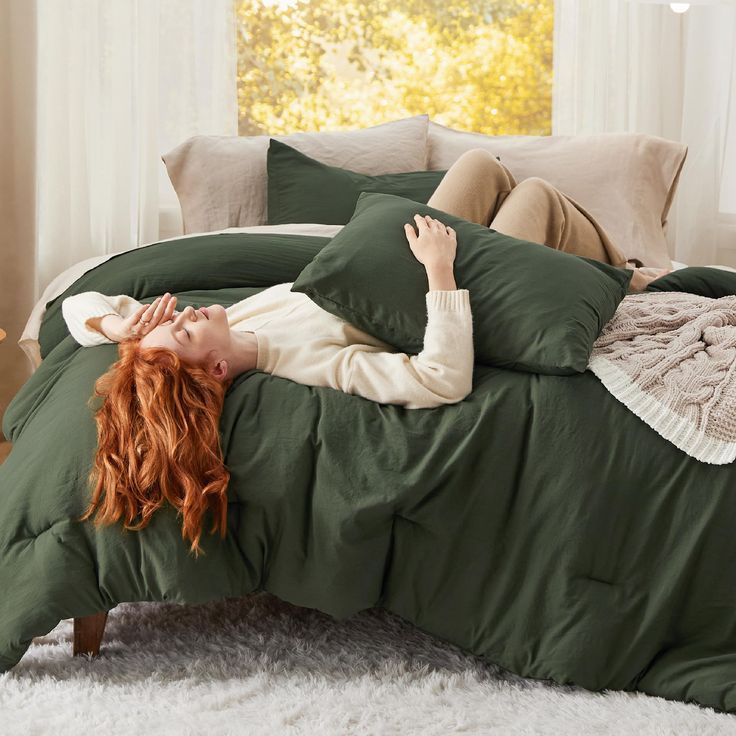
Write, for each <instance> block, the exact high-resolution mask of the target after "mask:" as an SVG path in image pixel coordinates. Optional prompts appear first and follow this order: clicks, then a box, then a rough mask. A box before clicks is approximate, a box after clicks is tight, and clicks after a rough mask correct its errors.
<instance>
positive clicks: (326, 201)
mask: <svg viewBox="0 0 736 736" xmlns="http://www.w3.org/2000/svg"><path fill="white" fill-rule="evenodd" d="M266 165H267V168H268V224H269V225H283V224H286V223H291V222H319V223H323V224H326V225H344V224H345V223H346V222H347V221H348V220H349V219H350V217H351V216H352V214H353V210H355V204H356V202H357V201H358V196H359V195H360V193H361V192H362V191H365V192H386V193H387V194H397V195H399V196H401V197H408V198H409V199H413V200H414V201H416V202H422V203H424V202H427V201H428V200H429V198H430V197H431V196H432V194H433V193H434V190H435V189H436V188H437V185H438V184H439V183H440V181H441V180H442V177H443V176H444V175H445V173H446V172H445V171H409V172H407V173H403V174H380V175H378V176H369V175H368V174H359V173H358V172H356V171H350V170H349V169H341V168H340V167H338V166H328V165H327V164H323V163H320V162H319V161H316V160H315V159H313V158H310V157H309V156H305V155H304V154H303V153H301V152H300V151H297V150H296V148H292V147H291V146H288V145H286V143H282V142H281V141H278V140H276V139H275V138H271V139H270V142H269V147H268V157H267V163H266Z"/></svg>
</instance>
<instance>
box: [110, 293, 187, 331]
mask: <svg viewBox="0 0 736 736" xmlns="http://www.w3.org/2000/svg"><path fill="white" fill-rule="evenodd" d="M175 307H176V297H175V296H172V295H171V294H169V292H168V291H167V292H166V293H165V294H164V295H163V296H159V297H156V299H154V300H153V302H151V304H142V305H141V306H140V307H139V308H138V309H136V310H135V312H133V313H132V314H129V315H128V316H127V317H120V316H119V315H115V314H108V315H106V316H104V317H103V318H102V321H101V322H100V328H101V329H102V332H103V333H104V334H105V335H107V337H108V338H110V339H111V340H113V341H115V342H120V341H122V340H127V339H128V338H130V337H143V336H144V335H147V334H148V333H149V332H150V331H151V330H152V329H153V328H154V327H156V326H157V325H160V324H161V323H163V322H168V321H169V320H170V319H171V318H172V316H173V314H174V311H175V309H174V308H175Z"/></svg>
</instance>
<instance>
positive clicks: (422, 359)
mask: <svg viewBox="0 0 736 736" xmlns="http://www.w3.org/2000/svg"><path fill="white" fill-rule="evenodd" d="M426 304H427V326H426V329H425V333H424V346H423V349H422V351H421V352H420V353H419V354H418V355H412V356H409V355H407V354H406V353H400V352H396V353H392V352H387V351H385V350H382V351H380V352H373V351H372V350H366V346H364V345H349V346H347V347H346V348H344V353H345V356H344V359H345V360H347V361H349V364H350V366H349V369H348V372H347V381H346V385H345V386H342V387H341V388H342V390H343V391H345V392H346V393H349V394H358V395H360V396H363V397H365V398H368V399H372V400H373V401H377V402H380V403H384V404H399V405H403V406H405V407H406V408H407V409H423V408H432V407H437V406H442V405H443V404H454V403H456V402H458V401H462V400H463V399H464V398H465V397H466V396H467V395H468V394H469V393H470V392H471V391H472V388H473V366H474V363H475V356H474V351H473V324H472V313H471V309H470V292H469V291H468V290H467V289H455V290H439V289H436V290H432V291H428V292H427V294H426Z"/></svg>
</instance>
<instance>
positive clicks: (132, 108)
mask: <svg viewBox="0 0 736 736" xmlns="http://www.w3.org/2000/svg"><path fill="white" fill-rule="evenodd" d="M36 2H37V27H38V55H37V120H36V147H37V170H36V182H37V188H36V193H37V202H36V218H37V235H36V266H37V268H36V294H35V298H38V297H39V295H40V294H41V292H42V291H43V289H44V288H45V287H46V285H47V284H48V283H49V282H50V281H51V280H52V279H53V278H54V277H55V276H56V275H57V274H58V273H60V272H61V271H62V270H63V269H65V268H67V267H68V266H69V265H71V264H73V263H75V262H77V261H80V260H82V259H84V258H89V257H91V256H94V255H101V254H105V253H110V252H113V251H119V250H123V249H126V248H131V247H135V246H136V245H140V244H143V243H149V242H153V241H155V240H157V239H159V237H168V236H170V235H175V234H177V232H178V231H179V229H180V222H179V221H178V220H177V216H178V213H179V208H178V203H177V200H176V195H175V194H174V191H173V188H172V187H171V185H170V183H169V181H168V177H167V176H166V170H165V167H164V164H163V162H162V161H161V158H160V157H161V154H162V153H163V152H165V151H167V150H169V149H170V148H173V147H174V146H175V145H176V144H177V143H179V142H181V141H182V140H184V139H185V138H187V137H188V136H190V135H194V134H197V133H206V134H218V135H235V134H237V122H238V121H237V88H236V84H237V74H236V68H237V63H236V50H235V42H236V37H235V27H234V22H235V17H234V7H233V2H232V0H65V2H59V1H58V0H36ZM160 226H161V228H160Z"/></svg>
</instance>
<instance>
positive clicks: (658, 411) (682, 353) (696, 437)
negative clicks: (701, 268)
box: [588, 292, 736, 465]
mask: <svg viewBox="0 0 736 736" xmlns="http://www.w3.org/2000/svg"><path fill="white" fill-rule="evenodd" d="M588 368H589V370H591V371H592V372H593V373H595V375H596V376H598V378H600V380H601V381H602V382H603V384H604V386H605V387H606V388H607V389H608V390H609V391H610V392H611V393H612V394H613V395H614V396H615V397H616V398H617V399H618V400H619V401H620V402H622V403H623V404H625V405H626V406H627V407H628V408H629V409H631V411H633V412H634V413H635V414H636V415H637V416H639V417H640V418H641V419H643V420H644V421H645V422H646V423H647V424H649V426H651V427H652V428H653V429H655V430H656V431H657V432H658V433H659V434H660V435H662V437H664V438H665V439H667V440H669V441H670V442H672V443H673V444H674V445H676V446H677V447H679V448H680V449H681V450H683V451H684V452H686V453H687V454H688V455H691V456H692V457H694V458H697V459H698V460H701V461H703V462H706V463H713V464H715V465H723V464H725V463H730V462H731V461H733V459H734V458H735V457H736V296H724V297H721V298H720V299H712V298H710V297H705V296H698V295H695V294H686V293H683V292H645V293H642V294H630V295H628V296H626V297H624V299H623V301H622V302H621V304H620V305H619V307H618V309H617V310H616V313H615V314H614V316H613V318H612V319H611V320H610V321H609V322H608V324H606V326H605V327H604V328H603V330H602V332H601V334H600V336H599V337H598V339H597V340H596V342H595V344H594V347H593V352H592V354H591V358H590V362H589V364H588Z"/></svg>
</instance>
